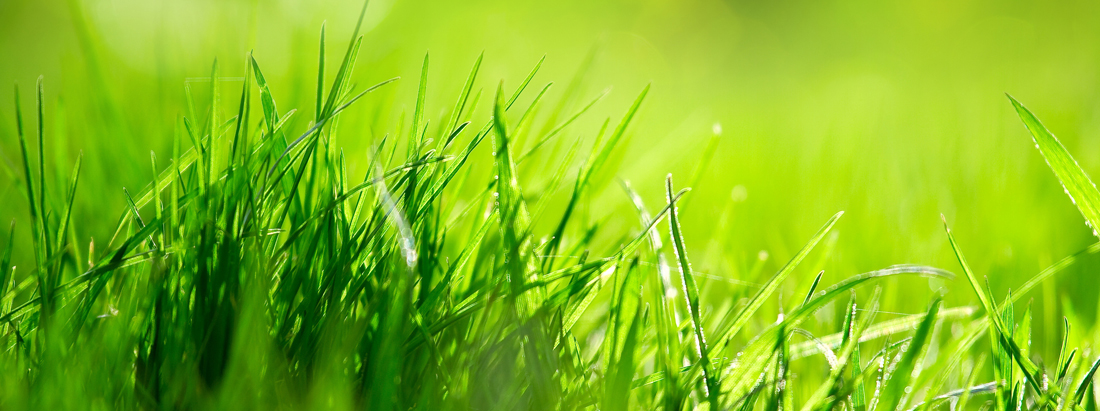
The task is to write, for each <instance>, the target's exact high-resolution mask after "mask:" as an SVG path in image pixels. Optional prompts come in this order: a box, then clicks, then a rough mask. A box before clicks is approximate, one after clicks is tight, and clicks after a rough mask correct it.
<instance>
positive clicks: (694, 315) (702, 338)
mask: <svg viewBox="0 0 1100 411" xmlns="http://www.w3.org/2000/svg"><path fill="white" fill-rule="evenodd" d="M643 95H644V94H643ZM635 109H636V107H635ZM609 144H610V143H609ZM665 194H666V195H667V196H668V197H666V199H667V200H668V207H669V213H668V227H669V237H671V238H672V248H673V250H675V252H676V260H677V261H679V262H680V279H681V283H682V285H683V291H684V295H685V296H686V297H687V307H688V314H689V315H690V316H691V327H692V330H693V331H694V333H695V350H696V354H697V355H698V356H699V364H700V365H701V366H702V367H703V380H704V382H705V384H706V386H705V387H704V388H705V389H704V394H705V395H706V398H707V402H708V403H710V409H712V410H717V409H719V406H718V391H719V381H718V376H717V375H715V372H714V370H713V369H712V365H711V363H710V348H709V347H707V337H706V333H705V332H704V331H703V320H702V315H701V314H700V313H699V286H698V285H697V284H696V283H695V274H694V273H693V272H692V269H691V263H690V262H688V257H687V250H686V249H685V248H684V235H683V233H682V232H681V229H680V219H679V218H678V217H677V215H676V197H675V192H673V190H672V175H671V174H669V175H668V178H666V179H665Z"/></svg>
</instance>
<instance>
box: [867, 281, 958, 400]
mask: <svg viewBox="0 0 1100 411" xmlns="http://www.w3.org/2000/svg"><path fill="white" fill-rule="evenodd" d="M941 304H942V302H941V301H940V300H938V299H937V300H936V301H935V302H933V303H932V307H931V308H929V309H928V313H927V314H925V316H924V320H922V321H921V323H920V325H918V326H917V332H916V333H915V334H914V335H913V339H912V341H910V343H909V348H908V349H907V350H906V351H905V355H903V356H902V357H901V361H900V362H899V363H898V365H897V367H896V368H895V369H894V372H893V373H892V374H891V375H890V380H889V381H888V382H887V383H886V388H885V389H884V390H883V392H882V395H881V396H880V397H879V403H878V405H877V406H875V409H876V410H883V411H894V410H898V409H899V406H900V405H903V403H902V400H903V399H905V398H906V397H907V396H908V395H909V393H908V392H907V391H906V388H909V387H910V381H911V380H912V378H913V373H914V372H915V371H918V367H919V366H920V364H918V363H917V360H918V359H919V358H920V357H922V356H923V353H924V352H925V350H927V348H928V344H929V343H930V339H931V337H932V328H933V326H934V325H935V324H936V319H937V314H938V313H939V310H940V305H941Z"/></svg>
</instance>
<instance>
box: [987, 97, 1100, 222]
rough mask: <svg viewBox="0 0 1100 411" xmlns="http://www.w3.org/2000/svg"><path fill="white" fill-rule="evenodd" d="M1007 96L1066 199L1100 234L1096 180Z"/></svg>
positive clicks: (1099, 204)
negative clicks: (1063, 191)
mask: <svg viewBox="0 0 1100 411" xmlns="http://www.w3.org/2000/svg"><path fill="white" fill-rule="evenodd" d="M1008 99H1009V100H1011V101H1012V105H1013V106H1014V107H1015V108H1016V113H1017V114H1019V115H1020V120H1022V121H1023V122H1024V126H1026V127H1027V130H1028V131H1030V132H1031V137H1032V139H1033V140H1034V141H1035V146H1036V147H1038V148H1039V153H1041V154H1042V155H1043V159H1045V160H1046V161H1047V165H1049V166H1050V169H1051V170H1052V171H1054V175H1055V176H1057V177H1058V181H1060V182H1061V183H1062V187H1063V188H1065V191H1066V194H1068V195H1069V199H1070V201H1073V204H1074V205H1076V206H1077V209H1078V210H1081V215H1083V216H1084V217H1085V222H1086V223H1088V226H1089V228H1091V229H1092V233H1093V235H1096V236H1100V234H1098V233H1097V230H1100V191H1097V189H1096V183H1093V182H1092V180H1091V179H1089V176H1088V175H1087V174H1085V170H1083V169H1081V166H1080V165H1079V164H1077V160H1074V159H1073V156H1071V155H1070V154H1069V151H1068V150H1066V147H1065V146H1063V145H1062V142H1060V141H1058V138H1057V137H1054V134H1051V133H1050V131H1049V130H1047V128H1046V127H1045V126H1043V123H1041V122H1039V119H1038V118H1036V117H1035V115H1034V114H1031V111H1029V110H1028V109H1027V108H1026V107H1024V105H1023V104H1020V102H1019V101H1016V99H1015V98H1013V97H1012V96H1008Z"/></svg>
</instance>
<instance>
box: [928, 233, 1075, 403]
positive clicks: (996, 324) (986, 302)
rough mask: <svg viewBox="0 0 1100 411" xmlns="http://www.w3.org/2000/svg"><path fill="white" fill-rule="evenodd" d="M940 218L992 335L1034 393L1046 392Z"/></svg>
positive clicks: (1035, 367) (1037, 370)
mask: <svg viewBox="0 0 1100 411" xmlns="http://www.w3.org/2000/svg"><path fill="white" fill-rule="evenodd" d="M940 217H941V219H943V227H944V230H945V231H946V232H947V239H948V241H949V242H950V243H951V249H952V250H954V251H955V257H956V258H957V259H958V261H959V266H961V267H962V269H963V272H964V273H966V279H967V280H969V281H970V285H971V287H973V289H974V292H975V293H976V294H978V299H979V300H981V302H982V307H983V308H985V311H986V316H987V317H988V318H989V319H990V320H991V321H992V324H993V331H994V333H995V334H996V336H997V337H998V338H999V339H1000V340H1001V343H1002V344H1004V346H1005V348H1006V349H1008V350H1009V355H1011V356H1012V358H1013V360H1015V362H1016V363H1017V364H1019V366H1020V369H1021V370H1023V372H1024V377H1025V378H1026V379H1027V382H1028V383H1029V384H1031V386H1032V388H1033V389H1034V390H1035V391H1036V392H1046V390H1044V389H1043V385H1042V384H1041V381H1040V380H1039V367H1038V366H1036V365H1035V364H1034V363H1033V362H1031V360H1030V359H1029V358H1027V357H1024V356H1023V355H1022V353H1021V351H1020V348H1019V347H1018V346H1017V345H1016V342H1015V341H1013V340H1012V333H1011V332H1010V331H1009V328H1008V327H1007V326H1006V325H1005V324H1004V322H1003V321H1002V320H1001V317H1000V316H999V315H997V313H998V312H999V310H997V307H996V306H995V305H994V303H993V299H992V297H990V296H989V295H988V294H987V291H985V290H984V289H983V288H982V286H981V284H980V283H979V282H978V277H977V275H975V274H974V272H973V271H972V270H971V269H970V265H969V264H967V262H966V258H965V257H963V254H962V250H960V249H959V245H958V243H956V242H955V237H954V236H953V235H951V228H950V227H948V226H947V218H945V217H943V216H942V215H941V216H940ZM1050 389H1051V390H1052V391H1054V392H1057V387H1054V386H1051V387H1050Z"/></svg>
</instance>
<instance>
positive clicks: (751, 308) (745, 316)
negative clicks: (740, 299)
mask: <svg viewBox="0 0 1100 411" xmlns="http://www.w3.org/2000/svg"><path fill="white" fill-rule="evenodd" d="M842 215H844V212H843V211H841V212H839V213H836V214H834V215H833V216H832V217H831V218H829V221H827V222H825V225H824V226H822V227H821V228H820V229H819V230H818V231H817V233H816V234H814V236H813V237H811V238H810V241H809V242H808V243H806V245H805V246H803V247H802V249H801V250H799V251H798V253H797V254H795V256H794V257H793V258H791V260H790V261H788V262H787V264H786V265H784V266H783V268H781V269H779V271H778V272H776V273H775V275H773V276H772V277H771V278H770V279H768V282H766V283H764V286H763V287H761V288H760V290H759V291H757V292H756V294H755V295H753V297H752V299H750V300H749V303H748V304H747V305H745V307H743V308H741V310H740V311H738V313H737V315H735V316H734V317H733V320H732V323H731V324H730V326H729V327H728V328H726V329H725V330H724V331H723V338H732V337H733V336H736V335H737V333H738V332H739V331H741V328H742V327H744V326H745V324H748V322H749V320H750V319H751V318H752V316H753V314H755V313H756V310H758V309H760V307H761V306H763V305H764V300H766V299H767V298H768V297H770V296H771V295H772V293H774V292H775V290H777V289H779V285H780V284H782V282H783V280H785V279H786V278H787V276H788V275H790V274H791V273H792V272H794V269H795V267H797V266H798V264H799V263H801V262H802V260H804V259H805V258H806V256H807V255H809V254H810V251H811V250H813V249H814V247H815V246H817V244H818V243H820V242H821V240H822V239H823V238H825V235H826V234H828V233H829V231H830V230H832V229H833V225H835V224H836V222H837V220H840V217H841V216H842ZM808 303H809V302H808V301H807V302H806V303H804V304H803V306H804V307H805V306H806V304H808Z"/></svg>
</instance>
